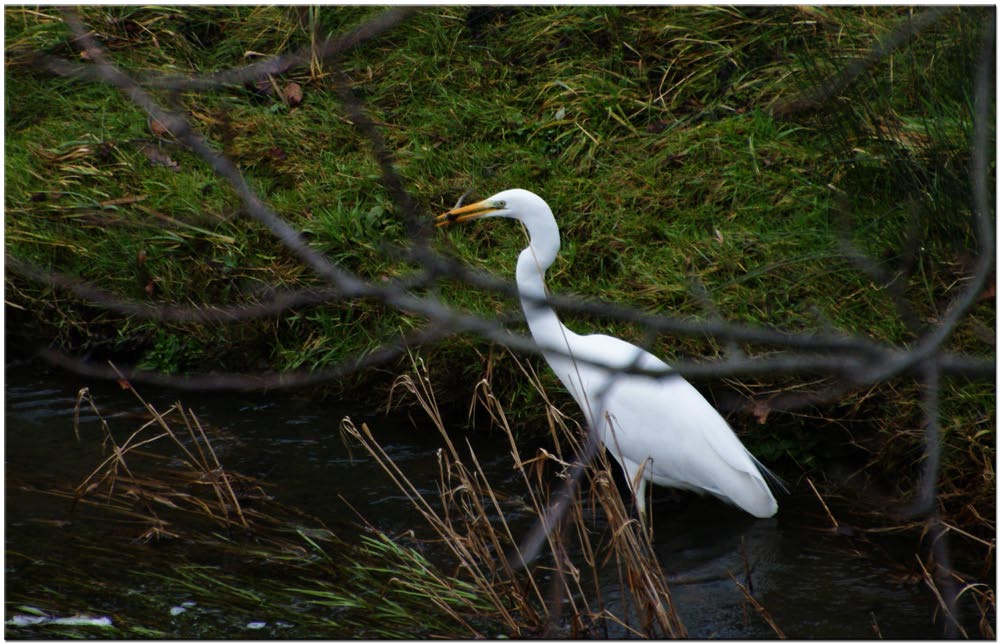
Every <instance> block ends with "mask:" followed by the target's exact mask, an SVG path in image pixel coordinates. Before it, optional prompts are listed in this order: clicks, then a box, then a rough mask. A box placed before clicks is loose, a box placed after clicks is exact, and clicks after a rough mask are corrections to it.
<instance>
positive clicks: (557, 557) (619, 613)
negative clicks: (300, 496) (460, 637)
mask: <svg viewBox="0 0 1000 644" xmlns="http://www.w3.org/2000/svg"><path fill="white" fill-rule="evenodd" d="M521 368H522V370H523V372H524V375H525V376H526V377H527V378H528V379H529V380H530V381H531V382H533V383H534V384H535V386H536V387H538V392H539V393H540V394H541V395H542V396H543V397H544V393H543V390H542V389H541V387H540V386H539V385H538V383H537V378H536V376H535V374H533V373H532V372H530V371H529V370H528V369H527V368H526V367H525V366H524V365H523V364H521ZM395 390H402V391H404V392H405V393H407V394H409V395H410V396H412V397H413V398H415V399H416V401H417V402H418V403H419V405H420V406H421V407H422V408H423V409H424V411H425V412H426V413H427V415H428V417H429V418H430V419H431V421H432V422H433V424H434V425H435V427H437V429H438V432H439V433H440V434H441V437H442V439H443V440H444V442H445V447H444V448H443V449H442V450H441V451H440V453H439V461H440V478H439V480H438V483H437V496H436V498H428V496H427V495H426V494H424V493H422V492H421V491H420V490H419V489H418V486H417V485H416V484H415V483H414V482H413V481H411V480H410V478H408V477H407V475H406V473H405V472H403V471H402V470H401V469H400V467H399V466H398V465H397V464H396V463H394V462H393V461H392V460H391V458H389V456H388V455H387V453H386V452H385V451H384V450H383V448H382V447H381V446H380V445H379V443H378V440H377V439H376V437H375V436H374V435H373V434H372V432H371V431H370V430H369V428H368V426H367V425H365V424H362V425H361V426H360V427H358V426H356V425H355V424H354V423H353V422H352V421H351V420H350V419H349V418H347V419H344V421H343V428H344V429H345V431H346V432H347V433H348V434H349V435H351V436H353V437H354V438H355V439H356V440H357V441H359V442H360V443H361V444H362V445H363V446H364V448H365V449H366V450H367V451H368V452H369V454H370V455H371V456H372V457H373V458H375V459H376V460H377V462H378V463H379V464H380V465H381V466H382V468H383V469H384V470H385V472H386V473H387V474H388V475H389V476H390V477H391V478H392V480H393V482H394V483H395V484H396V485H397V486H398V487H399V489H400V490H402V491H403V493H404V494H406V496H407V497H408V498H409V499H410V501H411V502H412V503H413V506H414V508H415V509H416V510H417V511H418V512H419V513H420V516H421V518H422V519H423V520H424V522H426V524H428V525H429V526H431V527H432V528H433V530H434V532H435V533H436V535H437V537H438V539H439V540H440V542H441V544H442V546H443V547H444V548H446V549H447V550H448V551H449V553H450V555H451V556H452V557H453V558H454V559H455V561H456V562H457V566H458V571H459V572H458V573H457V575H456V576H457V577H458V578H459V579H462V580H463V581H467V582H468V583H470V584H472V585H473V586H474V587H475V588H476V590H477V594H478V595H479V596H480V597H484V598H486V599H487V600H488V602H489V604H490V608H491V609H492V611H493V612H494V614H495V616H498V617H499V618H500V619H501V621H502V623H503V625H504V627H505V628H506V629H507V630H508V631H509V632H510V634H511V635H512V636H514V637H532V636H543V637H553V636H570V637H593V636H599V635H604V636H607V635H608V632H609V628H613V629H614V630H615V631H616V632H619V633H626V634H628V635H632V636H646V637H664V636H667V637H683V636H684V635H685V634H686V631H685V628H684V625H683V623H682V622H681V620H680V618H679V616H678V615H677V613H676V611H675V610H674V607H673V603H672V600H671V596H670V590H669V588H668V586H667V583H666V576H665V574H664V572H663V569H662V568H661V566H660V564H659V561H658V560H657V558H656V555H655V553H654V551H653V548H652V543H651V541H650V530H649V529H648V528H647V527H646V526H644V525H643V524H642V522H641V521H640V520H638V519H637V518H635V516H633V515H632V514H631V513H630V510H629V508H630V507H631V503H630V502H629V503H626V501H625V500H623V498H622V496H621V494H620V493H619V490H618V487H617V486H616V485H615V483H614V480H613V478H612V475H611V470H610V469H609V467H610V466H609V464H608V462H607V460H606V458H605V456H604V455H603V453H601V454H599V456H598V457H597V460H596V462H595V463H593V464H592V465H591V466H586V464H582V465H581V464H580V463H579V462H578V460H577V459H578V454H580V453H581V451H582V446H581V445H580V442H579V436H581V429H580V428H579V427H578V426H574V425H573V424H572V423H571V421H568V420H567V419H566V418H565V417H563V416H562V415H561V414H560V413H559V412H558V410H556V408H555V407H554V406H552V405H551V404H548V414H547V417H548V421H549V430H550V434H551V438H552V444H553V445H554V448H553V451H552V452H550V451H548V450H546V449H544V448H540V449H538V451H537V453H536V454H533V455H524V454H522V453H521V450H520V448H519V447H518V444H517V440H516V439H515V435H514V431H513V430H512V428H511V426H510V424H509V423H508V421H507V417H506V414H505V413H504V410H503V408H502V407H501V405H500V404H499V402H498V401H497V399H496V397H494V396H493V394H492V392H491V388H490V385H489V383H488V382H487V381H486V380H483V381H481V382H480V383H479V384H478V386H477V388H476V392H477V394H476V395H477V398H478V407H479V408H480V409H483V410H485V411H486V412H487V413H488V414H489V415H490V417H491V419H492V420H493V422H494V424H495V426H496V427H497V428H498V430H499V432H500V434H501V435H502V436H503V437H504V438H505V439H506V440H507V442H508V444H509V447H510V455H511V459H512V467H513V468H514V471H515V472H516V473H517V476H518V478H519V479H520V483H521V484H522V485H521V488H520V493H519V494H515V495H513V496H511V495H508V494H501V493H500V492H498V491H497V490H496V489H495V488H494V487H493V486H492V485H491V483H490V481H489V480H488V479H487V477H486V474H485V472H484V470H483V468H482V466H481V465H480V462H479V460H478V459H477V457H476V454H475V451H474V450H473V448H472V446H471V444H469V443H468V442H467V443H466V444H465V445H464V446H457V445H456V444H455V442H454V441H453V440H452V438H451V437H450V436H449V434H448V432H447V430H446V428H445V424H444V421H443V420H442V415H441V413H440V410H439V409H438V407H437V402H436V399H435V395H434V390H433V388H432V387H431V384H430V380H429V378H428V377H427V374H426V370H425V369H424V367H423V364H422V362H421V361H416V363H415V367H414V372H413V373H412V374H404V375H402V376H400V377H399V378H398V379H397V381H396V386H395V389H394V391H395ZM581 467H582V468H584V469H583V472H582V476H581V477H580V479H579V484H578V485H576V486H575V487H574V488H573V492H572V498H571V500H570V502H569V505H568V510H567V511H566V512H565V515H564V516H562V517H561V518H558V519H554V520H553V519H550V517H553V516H558V514H557V513H554V512H553V511H552V508H553V506H554V504H555V503H556V501H557V495H558V494H559V491H557V490H554V489H553V488H555V487H558V486H561V485H562V483H563V481H565V480H566V479H567V478H571V477H575V476H577V475H578V474H580V473H579V472H576V473H575V472H574V470H576V469H578V468H581ZM515 514H516V515H524V514H527V515H528V516H530V517H531V519H532V520H533V521H536V522H541V523H542V524H543V525H544V524H546V522H548V523H549V525H548V529H547V530H546V531H545V548H544V551H545V554H544V555H541V556H538V557H537V559H535V558H534V557H532V556H531V555H530V554H527V553H525V552H524V551H523V550H522V548H523V546H524V543H525V542H524V539H523V535H522V534H520V532H519V529H518V527H517V526H514V525H512V522H511V521H510V520H508V517H509V516H512V515H515ZM520 523H521V524H523V523H524V522H523V521H521V522H520ZM525 559H528V560H529V561H525ZM609 574H611V575H614V578H615V579H617V584H618V589H617V592H614V590H610V589H613V587H614V586H613V584H610V585H609V584H608V583H607V578H608V575H609ZM609 592H611V593H613V594H615V595H616V596H617V597H621V598H623V599H622V602H623V605H622V606H621V607H619V608H617V609H613V608H611V607H610V606H609V604H608V603H607V601H606V599H605V597H604V596H602V594H607V593H609Z"/></svg>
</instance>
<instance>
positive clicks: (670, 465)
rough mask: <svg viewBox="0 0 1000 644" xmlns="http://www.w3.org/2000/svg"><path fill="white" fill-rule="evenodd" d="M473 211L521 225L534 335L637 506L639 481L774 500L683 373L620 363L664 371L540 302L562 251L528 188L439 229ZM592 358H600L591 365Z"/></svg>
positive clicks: (731, 497)
mask: <svg viewBox="0 0 1000 644" xmlns="http://www.w3.org/2000/svg"><path fill="white" fill-rule="evenodd" d="M478 217H506V218H508V219H516V220H518V221H520V222H521V223H522V224H524V226H525V228H527V230H528V236H529V238H530V239H529V243H528V247H527V248H525V249H524V250H523V251H521V254H520V256H519V257H518V260H517V274H516V276H517V287H518V292H519V294H520V296H521V306H522V308H523V309H524V316H525V318H526V319H527V322H528V328H529V329H530V331H531V335H532V337H533V338H534V339H535V342H537V343H538V345H539V347H540V348H541V350H542V353H543V355H544V356H545V359H546V360H547V361H548V363H549V366H550V367H552V370H553V371H555V373H556V375H557V376H558V377H559V380H560V381H562V383H563V385H564V386H565V387H566V389H568V390H569V392H570V394H572V396H573V398H574V399H575V400H576V402H577V404H579V405H580V408H581V409H582V410H583V413H584V415H585V416H586V418H587V422H588V423H589V424H590V426H591V427H592V428H593V429H594V431H596V432H598V437H599V438H600V440H601V442H602V444H603V445H604V446H605V447H606V448H607V449H608V450H609V451H610V452H611V454H612V456H614V458H615V459H616V460H617V461H618V463H619V464H620V465H621V467H622V469H623V470H624V472H625V477H626V479H627V480H628V481H629V484H630V485H631V486H632V491H633V493H634V495H635V499H636V505H637V507H638V509H639V512H640V513H644V512H645V506H646V495H645V490H646V484H647V483H649V482H652V483H654V484H656V485H663V486H668V487H675V488H681V489H686V490H694V491H696V492H700V493H705V492H708V493H710V494H713V495H715V496H717V497H719V498H720V499H722V500H723V501H726V502H728V503H731V504H733V505H736V506H738V507H740V508H742V509H743V510H746V511H747V512H749V513H750V514H752V515H754V516H756V517H761V518H763V517H770V516H773V515H774V513H775V512H777V511H778V504H777V502H775V500H774V496H773V495H772V494H771V490H770V489H769V488H768V486H767V483H766V482H765V481H764V477H763V476H761V473H762V472H764V473H767V474H769V475H770V473H769V472H768V471H767V469H766V468H764V466H763V465H761V464H760V463H759V462H758V461H757V459H756V458H754V457H753V455H752V454H750V452H749V451H748V450H747V449H746V448H745V447H744V446H743V444H742V443H741V442H740V439H739V438H737V437H736V434H734V433H733V430H732V429H730V427H729V425H728V424H727V423H726V421H725V420H724V419H723V418H722V416H720V415H719V413H718V412H717V411H715V409H714V408H713V407H712V406H711V405H710V404H709V403H708V401H707V400H705V398H704V397H703V396H702V395H701V394H700V393H698V390H697V389H695V388H694V387H692V386H691V384H690V383H688V382H687V381H686V380H684V379H683V378H681V377H680V376H673V377H667V378H655V377H650V376H644V375H640V374H628V373H621V372H620V371H619V370H621V369H625V368H630V367H633V368H634V367H638V368H641V369H648V370H654V369H661V370H663V369H669V367H668V366H667V364H666V363H664V362H663V361H662V360H660V359H659V358H657V357H656V356H654V355H652V354H651V353H649V352H647V351H644V350H643V349H640V348H639V347H637V346H635V345H633V344H629V343H628V342H625V341H624V340H620V339H619V338H615V337H611V336H608V335H600V334H594V335H578V334H576V333H573V332H572V331H571V330H569V329H568V328H566V327H565V326H564V325H563V324H562V323H561V322H560V321H559V318H558V316H557V315H556V312H555V311H554V310H553V309H552V307H550V306H549V305H548V304H547V303H546V302H545V301H544V298H545V297H546V295H545V271H546V269H548V268H549V266H551V265H552V262H554V261H555V259H556V255H557V254H558V252H559V227H558V226H557V225H556V220H555V217H553V215H552V210H551V209H550V208H549V206H548V204H546V203H545V201H543V200H542V199H541V197H539V196H538V195H536V194H534V193H532V192H529V191H527V190H520V189H514V190H505V191H503V192H500V193H497V194H495V195H493V196H492V197H490V198H489V199H486V200H484V201H480V202H478V203H474V204H470V205H468V206H463V207H460V208H455V209H453V210H450V211H448V212H446V213H444V214H442V215H440V216H439V217H438V218H437V220H436V221H437V225H438V226H444V225H448V224H451V223H455V222H462V221H467V220H470V219H475V218H478ZM595 363H596V364H597V365H606V367H603V366H595Z"/></svg>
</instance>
